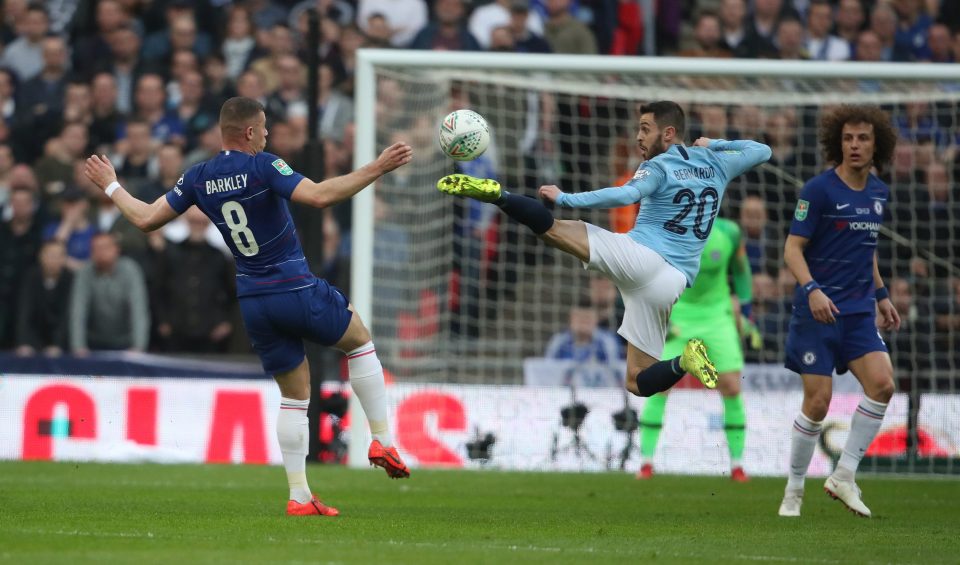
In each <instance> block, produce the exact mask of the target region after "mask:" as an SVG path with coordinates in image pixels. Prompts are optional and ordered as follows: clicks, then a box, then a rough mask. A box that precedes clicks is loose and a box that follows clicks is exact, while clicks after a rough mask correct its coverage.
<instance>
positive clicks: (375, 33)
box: [323, 14, 393, 49]
mask: <svg viewBox="0 0 960 565" xmlns="http://www.w3.org/2000/svg"><path fill="white" fill-rule="evenodd" d="M339 31H340V28H337V32H338V37H337V40H339ZM323 35H324V38H326V37H327V35H328V34H326V33H325V34H323ZM366 35H367V46H368V47H373V48H376V49H388V48H390V47H393V46H392V45H391V44H390V38H391V37H392V36H393V30H391V29H390V22H388V21H387V17H386V16H384V15H383V14H370V17H369V18H367V31H366Z"/></svg>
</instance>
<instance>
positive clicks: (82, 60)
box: [73, 0, 130, 78]
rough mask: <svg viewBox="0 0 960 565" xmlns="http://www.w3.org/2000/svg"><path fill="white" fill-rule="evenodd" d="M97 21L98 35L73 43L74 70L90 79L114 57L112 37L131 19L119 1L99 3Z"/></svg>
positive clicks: (107, 0) (108, 0)
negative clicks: (106, 61)
mask: <svg viewBox="0 0 960 565" xmlns="http://www.w3.org/2000/svg"><path fill="white" fill-rule="evenodd" d="M95 19H96V27H97V31H96V33H95V34H92V35H84V36H82V37H79V38H77V39H76V40H75V41H74V43H73V70H74V72H76V73H78V74H79V75H80V76H83V77H88V78H89V77H90V76H91V75H92V74H93V72H94V71H95V70H96V67H97V65H98V64H100V62H101V61H105V60H107V59H109V58H110V57H111V56H112V54H113V52H112V50H111V49H110V35H111V34H112V33H113V32H114V31H116V30H117V29H119V28H120V27H121V26H124V25H128V24H129V22H130V17H129V16H128V15H127V13H126V12H125V11H124V8H123V6H122V5H121V4H120V2H118V1H117V0H100V1H99V2H97V7H96V16H95Z"/></svg>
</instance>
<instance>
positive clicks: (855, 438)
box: [833, 396, 887, 481]
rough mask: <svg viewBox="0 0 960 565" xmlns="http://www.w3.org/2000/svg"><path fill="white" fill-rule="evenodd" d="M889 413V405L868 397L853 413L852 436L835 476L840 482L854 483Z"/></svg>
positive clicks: (844, 448) (848, 437)
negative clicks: (860, 466) (864, 458)
mask: <svg viewBox="0 0 960 565" xmlns="http://www.w3.org/2000/svg"><path fill="white" fill-rule="evenodd" d="M886 412H887V405H886V404H884V403H882V402H877V401H876V400H870V399H869V398H867V397H866V396H864V397H863V399H862V400H861V401H860V404H858V405H857V411H856V412H854V413H853V420H852V421H851V422H850V435H849V436H847V444H846V445H845V446H843V453H842V454H841V455H840V461H839V462H838V463H837V468H836V469H835V470H834V472H833V475H834V477H836V479H837V480H840V481H852V480H853V477H854V476H855V475H856V473H857V467H858V466H859V465H860V460H861V459H863V454H864V453H866V452H867V448H869V447H870V443H871V442H873V438H875V437H876V436H877V432H878V431H880V424H882V423H883V415H884V414H886Z"/></svg>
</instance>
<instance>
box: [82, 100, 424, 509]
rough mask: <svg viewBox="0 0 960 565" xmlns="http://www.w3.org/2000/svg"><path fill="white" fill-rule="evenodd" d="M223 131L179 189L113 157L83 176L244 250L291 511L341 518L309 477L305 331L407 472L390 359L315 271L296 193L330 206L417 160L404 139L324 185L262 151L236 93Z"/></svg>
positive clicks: (240, 278) (145, 210) (146, 212)
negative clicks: (273, 393) (213, 151)
mask: <svg viewBox="0 0 960 565" xmlns="http://www.w3.org/2000/svg"><path fill="white" fill-rule="evenodd" d="M220 131H221V134H222V136H223V151H221V152H220V154H219V155H217V156H215V157H213V158H212V159H210V160H209V161H205V162H203V163H198V164H196V165H194V166H193V167H190V168H189V169H187V171H186V172H185V173H184V174H183V176H182V177H180V180H179V181H177V185H176V186H174V187H172V188H171V189H170V192H168V193H167V194H166V195H165V196H161V197H160V198H158V199H157V200H156V201H154V202H153V203H150V204H148V203H146V202H142V201H140V200H138V199H137V198H135V197H133V196H131V195H130V194H129V193H128V192H127V191H125V190H124V189H123V187H121V186H120V184H119V183H118V182H117V174H116V172H115V171H114V169H113V165H112V164H110V161H109V160H107V158H106V157H101V156H97V155H94V156H92V157H90V158H89V159H87V162H86V165H85V167H86V168H85V173H86V175H87V177H88V178H89V179H90V180H91V181H93V182H94V183H95V184H96V185H97V186H99V187H100V188H101V189H102V190H104V191H105V192H106V194H107V196H109V197H110V198H111V199H113V201H114V203H116V205H117V208H119V209H120V211H121V212H122V213H123V215H124V216H125V217H126V218H127V219H128V220H130V222H131V223H133V224H134V225H135V226H137V227H138V228H140V229H141V230H143V231H153V230H155V229H157V228H159V227H161V226H163V225H164V224H166V223H167V222H169V221H170V220H172V219H174V218H176V217H177V216H178V215H180V214H182V213H183V212H185V211H187V209H188V208H190V207H191V206H193V205H196V206H197V207H198V208H200V210H202V211H203V213H204V214H206V215H207V216H209V217H210V219H211V220H212V221H213V223H214V224H215V225H216V226H217V229H219V230H220V233H221V235H222V236H223V239H224V241H225V242H226V243H227V245H228V246H229V247H230V250H231V251H232V252H233V256H234V257H235V258H236V262H237V296H238V297H239V299H240V310H241V312H242V313H243V321H244V325H245V326H246V329H247V335H248V336H249V337H250V341H251V342H253V348H254V350H256V352H257V354H258V355H259V356H260V361H261V363H262V364H263V368H264V371H266V372H267V373H269V374H271V375H273V377H274V379H276V381H277V384H278V385H279V386H280V396H281V398H280V414H279V416H278V417H277V439H278V440H279V443H280V452H281V455H282V456H283V465H284V467H285V468H286V471H287V482H288V484H289V487H290V498H289V500H288V501H287V514H289V515H294V516H310V515H320V516H336V515H337V514H338V512H337V509H336V508H333V507H330V506H326V505H325V504H323V503H322V502H320V500H319V499H318V498H317V497H316V496H314V495H313V493H312V492H311V491H310V487H309V486H308V484H307V477H306V470H305V467H306V455H307V447H308V443H309V439H310V433H309V429H308V423H307V406H308V405H309V404H310V370H309V368H308V366H307V360H306V358H305V356H304V348H303V340H304V339H309V340H311V341H314V342H316V343H320V344H321V345H327V346H332V347H335V348H337V349H339V350H341V351H343V352H344V353H345V354H346V355H347V367H348V370H349V373H350V384H351V386H352V387H353V392H354V394H356V395H357V398H358V399H359V400H360V403H361V405H362V406H363V411H364V413H365V414H366V416H367V420H368V422H369V424H370V431H371V432H372V434H373V438H374V439H373V443H372V444H371V445H370V450H369V452H368V457H369V459H370V462H371V463H372V464H374V465H377V466H380V467H383V468H384V469H386V471H387V474H388V475H389V476H390V477H392V478H404V477H408V476H409V475H410V473H409V471H408V470H407V466H406V465H404V463H403V461H402V460H401V459H400V456H399V454H397V451H396V448H395V447H393V446H392V445H391V443H392V442H391V438H390V429H389V426H388V422H387V405H386V389H385V387H384V381H383V367H381V365H380V361H379V360H378V359H377V354H376V349H374V346H373V342H372V341H371V340H370V333H369V332H368V331H367V329H366V327H365V326H364V325H363V322H362V321H361V320H360V317H359V316H358V315H356V313H354V312H353V308H352V306H350V304H348V303H347V299H346V298H345V297H344V296H343V294H342V293H341V292H340V291H339V290H337V289H336V288H335V287H333V286H332V285H330V284H328V283H327V281H325V280H323V279H320V278H317V277H315V276H314V275H313V273H312V272H310V268H309V266H308V265H307V260H306V258H305V257H304V255H303V250H302V249H301V247H300V241H299V239H298V238H297V232H296V230H295V229H294V226H293V219H292V218H291V217H290V211H289V210H288V209H287V201H290V200H292V201H293V202H297V203H300V204H306V205H309V206H313V207H316V208H324V207H327V206H331V205H333V204H336V203H337V202H340V201H342V200H346V199H347V198H350V197H352V196H353V195H354V194H356V193H358V192H360V191H361V190H363V188H364V187H366V186H368V185H370V184H371V183H372V182H373V181H375V180H376V179H378V178H379V177H380V176H381V175H384V174H386V173H388V172H390V171H392V170H394V169H396V168H397V167H400V166H402V165H404V164H406V163H408V162H409V161H410V159H411V157H412V150H411V149H410V146H409V145H407V144H405V143H396V144H394V145H392V146H390V147H388V148H387V149H385V150H384V151H383V153H381V154H380V157H379V158H378V159H377V160H376V161H374V162H372V163H369V164H367V165H365V166H363V167H361V168H359V169H357V170H356V171H353V172H352V173H349V174H347V175H343V176H340V177H336V178H332V179H327V180H325V181H323V182H321V183H315V182H313V181H312V180H310V179H308V178H305V177H304V176H303V175H301V174H299V173H297V172H295V171H294V170H293V169H291V168H290V166H289V165H287V164H286V162H284V160H283V159H280V158H278V157H277V156H276V155H271V154H269V153H265V152H264V151H263V149H264V147H265V146H266V144H267V128H266V118H265V116H264V112H263V106H261V105H260V103H259V102H257V101H256V100H253V99H250V98H243V97H235V98H231V99H229V100H227V101H226V102H224V104H223V107H222V108H221V109H220ZM184 292H188V290H187V289H184Z"/></svg>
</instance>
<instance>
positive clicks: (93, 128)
mask: <svg viewBox="0 0 960 565" xmlns="http://www.w3.org/2000/svg"><path fill="white" fill-rule="evenodd" d="M92 85H93V87H92V89H91V99H92V107H91V112H90V113H91V115H90V118H91V121H90V127H89V130H88V132H89V137H90V140H89V141H90V145H91V146H92V147H93V149H94V151H96V152H97V153H106V152H107V150H108V149H107V147H106V146H112V145H113V143H114V142H115V141H116V140H117V129H118V128H119V126H120V113H119V112H118V111H117V80H116V79H115V78H114V77H113V75H112V74H110V73H107V72H100V73H97V74H96V75H95V76H94V77H93V83H92Z"/></svg>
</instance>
